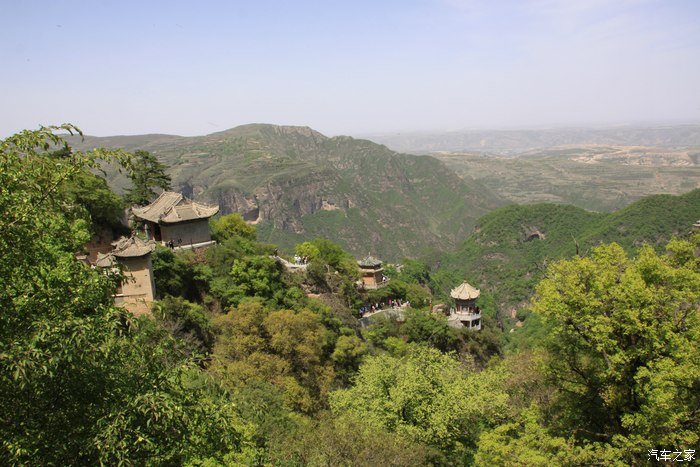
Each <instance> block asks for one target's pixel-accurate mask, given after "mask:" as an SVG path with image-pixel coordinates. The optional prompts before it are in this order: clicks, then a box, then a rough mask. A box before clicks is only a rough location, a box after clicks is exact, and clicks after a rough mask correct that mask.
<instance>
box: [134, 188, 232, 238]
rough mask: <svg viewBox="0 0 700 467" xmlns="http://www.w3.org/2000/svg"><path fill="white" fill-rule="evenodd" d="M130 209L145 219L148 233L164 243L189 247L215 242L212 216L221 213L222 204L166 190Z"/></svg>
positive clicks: (137, 216)
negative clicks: (194, 198)
mask: <svg viewBox="0 0 700 467" xmlns="http://www.w3.org/2000/svg"><path fill="white" fill-rule="evenodd" d="M131 212H132V213H133V215H134V216H135V217H136V218H138V219H140V220H141V221H143V223H144V230H145V231H146V236H147V237H148V238H149V239H151V240H155V241H156V242H161V243H162V244H163V245H168V246H171V247H172V248H175V249H180V248H182V249H186V248H199V247H202V246H207V245H211V244H212V243H214V242H213V241H212V239H211V233H210V232H209V218H210V217H212V216H213V215H214V214H216V213H217V212H219V206H211V205H208V204H203V203H198V202H196V201H192V200H191V199H187V198H185V197H184V196H183V195H181V194H180V193H175V192H172V191H164V192H163V193H161V194H160V196H158V198H156V200H155V201H153V202H152V203H151V204H149V205H148V206H144V207H133V208H131Z"/></svg>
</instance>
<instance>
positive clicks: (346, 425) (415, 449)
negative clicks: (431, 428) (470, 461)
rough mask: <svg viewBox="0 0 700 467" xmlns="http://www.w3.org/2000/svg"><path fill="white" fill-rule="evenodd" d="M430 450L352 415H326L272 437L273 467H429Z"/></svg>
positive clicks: (271, 459)
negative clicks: (318, 466) (354, 466)
mask: <svg viewBox="0 0 700 467" xmlns="http://www.w3.org/2000/svg"><path fill="white" fill-rule="evenodd" d="M429 451H430V450H429V448H428V447H427V446H424V445H422V444H420V443H417V442H415V441H413V440H410V439H408V438H406V437H404V436H401V435H399V434H397V433H392V432H390V431H388V430H386V429H383V428H380V427H376V426H372V425H367V424H366V423H364V420H362V419H359V418H355V417H352V416H350V415H346V416H342V417H333V416H330V415H325V416H323V417H321V418H320V420H318V421H316V420H314V421H309V422H307V423H305V424H302V425H301V426H299V427H298V428H297V429H296V430H294V431H292V432H287V433H285V434H284V435H283V436H278V437H275V438H273V441H272V443H271V447H270V452H269V461H270V462H271V463H272V464H273V465H289V466H306V465H333V466H336V465H338V466H340V465H343V466H347V465H382V466H397V467H398V466H407V465H426V464H427V463H428V453H429Z"/></svg>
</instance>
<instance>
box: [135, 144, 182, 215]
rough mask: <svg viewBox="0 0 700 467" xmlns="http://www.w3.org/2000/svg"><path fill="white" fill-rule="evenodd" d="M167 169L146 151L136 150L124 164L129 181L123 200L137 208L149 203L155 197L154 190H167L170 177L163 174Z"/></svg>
mask: <svg viewBox="0 0 700 467" xmlns="http://www.w3.org/2000/svg"><path fill="white" fill-rule="evenodd" d="M166 169H167V167H166V166H165V165H164V164H162V163H161V162H160V161H158V159H157V158H156V156H154V155H153V154H151V153H150V152H148V151H142V150H138V151H135V152H134V156H133V157H132V158H131V159H130V160H129V161H128V163H127V164H126V171H127V174H128V176H129V179H130V180H131V185H132V186H131V188H129V189H128V190H127V192H126V195H125V196H124V200H125V201H126V202H127V203H129V204H135V205H139V206H143V205H146V204H148V203H150V202H151V201H152V200H153V198H155V197H156V192H155V189H161V190H169V189H170V182H171V180H170V176H169V175H168V174H166V173H165V171H166Z"/></svg>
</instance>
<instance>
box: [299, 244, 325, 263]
mask: <svg viewBox="0 0 700 467" xmlns="http://www.w3.org/2000/svg"><path fill="white" fill-rule="evenodd" d="M294 252H295V253H296V254H297V255H298V256H301V257H302V258H307V259H308V260H309V261H314V260H315V259H317V258H319V257H320V256H321V251H320V250H319V249H318V247H316V245H314V244H313V243H311V242H304V243H300V244H298V245H297V246H296V248H294Z"/></svg>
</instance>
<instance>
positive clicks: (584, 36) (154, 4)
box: [0, 0, 700, 137]
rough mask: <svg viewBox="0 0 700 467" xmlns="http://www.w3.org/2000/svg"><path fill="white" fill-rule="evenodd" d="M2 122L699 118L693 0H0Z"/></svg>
mask: <svg viewBox="0 0 700 467" xmlns="http://www.w3.org/2000/svg"><path fill="white" fill-rule="evenodd" d="M0 23H1V25H2V27H1V28H0V64H1V67H2V72H0V86H1V89H2V91H1V93H0V109H1V111H0V137H5V136H7V135H9V134H11V133H14V132H16V131H18V130H20V129H23V128H37V127H38V126H39V125H42V124H43V125H48V124H56V123H63V122H71V123H74V124H77V125H78V126H79V127H81V128H82V129H83V130H84V131H85V132H86V133H87V134H92V135H114V134H138V133H171V134H180V135H201V134H207V133H211V132H214V131H221V130H224V129H227V128H231V127H234V126H237V125H240V124H245V123H253V122H264V123H278V124H293V125H308V126H310V127H312V128H315V129H317V130H319V131H321V132H323V133H326V134H328V135H336V134H358V133H372V132H384V131H409V130H457V129H465V128H500V127H538V126H566V125H576V124H611V123H640V122H641V123H644V122H691V123H697V122H700V89H699V88H700V1H697V0H689V1H675V0H658V1H656V0H512V1H508V0H502V1H499V0H491V1H488V0H484V1H476V0H433V1H430V0H425V1H420V0H401V1H399V0H396V1H393V0H389V1H381V0H374V1H370V0H367V1H365V0H353V1H344V0H343V1H333V0H319V1H309V0H307V1H304V0H287V1H282V0H279V1H265V0H257V1H255V0H252V1H251V0H249V1H246V2H242V1H206V0H201V1H172V0H169V1H146V0H143V1H125V0H119V1H100V0H92V1H48V0H47V1H29V0H22V1H19V0H0Z"/></svg>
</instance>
